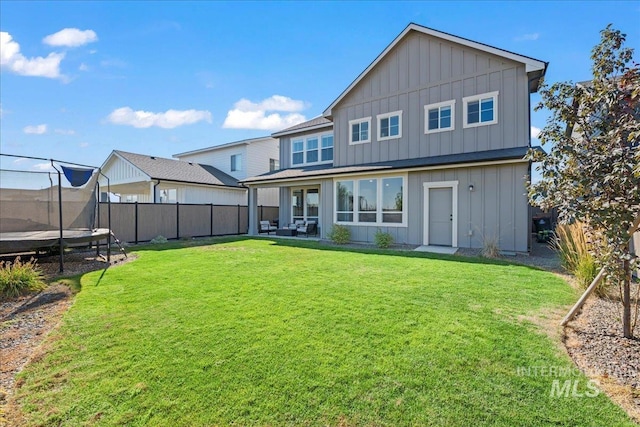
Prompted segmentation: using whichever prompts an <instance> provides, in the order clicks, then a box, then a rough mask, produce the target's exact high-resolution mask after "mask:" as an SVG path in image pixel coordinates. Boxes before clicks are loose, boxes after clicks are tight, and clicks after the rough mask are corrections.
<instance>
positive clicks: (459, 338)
mask: <svg viewBox="0 0 640 427" xmlns="http://www.w3.org/2000/svg"><path fill="white" fill-rule="evenodd" d="M184 245H186V244H184V243H183V244H180V243H175V244H168V245H162V246H159V247H158V246H156V247H153V248H148V249H141V250H138V255H139V259H138V260H136V261H135V262H133V263H130V264H126V265H123V266H120V267H117V268H113V269H109V270H107V271H106V273H104V274H102V273H101V272H94V273H91V274H87V275H85V276H83V278H82V290H81V292H80V293H79V294H78V295H77V297H76V302H75V304H74V306H73V307H72V308H71V310H70V311H69V312H68V313H67V315H66V316H65V318H64V322H63V324H62V326H61V328H60V329H59V330H58V331H57V332H55V333H54V334H53V335H52V336H50V337H49V339H48V344H47V345H48V352H47V354H46V355H44V356H43V357H41V358H39V360H37V361H35V362H34V363H32V364H31V365H30V366H29V367H28V368H27V369H26V370H25V371H24V372H23V373H22V374H21V376H20V380H19V382H20V383H21V387H20V388H19V389H18V390H17V392H16V393H17V396H16V399H17V402H18V403H19V404H20V408H21V411H22V414H23V415H24V420H23V423H24V424H25V425H69V426H76V425H109V426H111V425H159V426H200V425H229V424H235V425H358V426H360V425H390V426H400V425H437V426H443V425H446V426H469V425H495V426H514V425H518V426H541V425H554V426H559V425H567V426H569V425H571V426H589V425H591V426H602V425H616V426H624V425H633V424H632V423H631V422H630V421H629V420H628V418H627V417H626V415H625V414H624V413H623V412H622V410H621V409H619V408H618V407H616V406H615V405H613V404H612V403H611V402H610V401H609V399H608V398H606V397H605V396H604V395H602V394H600V395H598V396H596V397H593V398H586V397H583V398H577V397H552V396H551V395H550V391H551V387H552V382H553V380H554V379H556V378H555V377H550V376H546V375H522V373H521V372H520V373H519V372H518V369H519V368H520V367H556V368H570V367H571V366H572V364H571V362H570V360H569V359H568V357H567V356H566V355H564V354H563V353H562V352H561V351H560V350H559V347H558V346H557V343H554V342H552V340H551V339H550V338H549V337H548V336H546V335H544V334H543V333H541V332H540V330H539V329H538V327H537V326H535V325H534V323H532V322H530V321H525V320H522V319H524V318H525V317H526V318H532V317H536V316H540V315H541V314H542V313H545V312H548V311H549V310H554V309H557V308H559V307H563V306H566V305H567V304H570V303H572V302H573V301H574V299H575V297H576V294H575V291H574V290H572V289H571V288H570V287H568V286H567V285H566V284H565V283H564V282H562V281H561V280H560V279H558V278H556V277H555V276H553V275H551V274H549V273H546V272H542V271H539V270H535V269H531V268H527V267H523V266H514V265H509V264H506V263H502V262H497V261H487V260H467V259H461V258H456V257H439V258H436V257H433V256H429V255H425V254H413V253H412V254H410V255H409V256H404V254H402V253H397V252H385V251H354V250H346V249H339V250H333V248H328V247H327V246H326V245H321V244H318V243H315V242H304V243H297V242H296V243H290V242H289V241H286V242H284V241H282V242H279V243H274V242H273V241H271V240H269V239H257V240H233V239H227V240H221V241H219V242H217V243H216V244H212V245H208V246H191V247H183V246H184ZM560 379H561V380H562V381H564V380H565V378H560ZM567 379H568V378H567ZM571 379H572V380H578V381H581V383H580V384H581V385H580V391H583V392H584V391H586V390H587V389H586V379H585V378H584V377H582V376H574V377H571Z"/></svg>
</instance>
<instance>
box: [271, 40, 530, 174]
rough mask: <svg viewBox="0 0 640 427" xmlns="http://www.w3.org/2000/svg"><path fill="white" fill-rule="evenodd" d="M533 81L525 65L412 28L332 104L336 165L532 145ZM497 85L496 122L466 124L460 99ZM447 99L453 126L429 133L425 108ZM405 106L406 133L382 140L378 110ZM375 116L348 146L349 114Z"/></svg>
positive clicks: (389, 109) (404, 124)
mask: <svg viewBox="0 0 640 427" xmlns="http://www.w3.org/2000/svg"><path fill="white" fill-rule="evenodd" d="M528 86H529V85H528V79H527V74H526V72H525V66H524V65H523V64H519V63H517V62H514V61H510V60H508V59H505V58H501V57H498V56H494V55H491V54H488V53H486V52H482V51H479V50H476V49H473V48H469V47H464V46H461V45H457V44H455V43H451V42H448V41H446V40H441V39H438V38H435V37H431V36H428V35H425V34H421V33H417V32H410V33H409V34H408V35H407V36H406V37H405V38H404V39H403V40H402V41H400V42H399V43H398V45H397V46H395V47H394V49H392V50H391V51H390V52H389V53H388V54H387V55H386V57H385V58H384V59H383V60H382V61H381V62H380V63H379V64H377V66H376V67H375V68H374V69H372V70H371V71H370V72H369V74H368V75H367V76H366V77H365V78H364V79H363V80H362V81H360V82H359V83H358V84H357V85H356V86H355V87H354V88H353V89H352V90H351V91H350V92H349V93H348V94H347V95H346V96H345V98H344V99H342V100H341V101H340V102H339V103H338V105H336V106H335V107H334V108H333V110H332V115H333V122H334V165H335V166H345V165H357V164H363V163H370V162H380V161H386V160H400V159H408V158H418V157H431V156H439V155H446V154H453V153H464V152H474V151H485V150H492V149H499V148H509V147H518V146H528V145H529V135H530V126H529V112H528V111H529V91H528ZM494 91H498V92H499V95H498V109H497V114H498V123H497V124H494V125H487V126H478V127H473V128H467V129H463V101H462V98H463V97H467V96H472V95H479V94H483V93H488V92H494ZM449 100H455V101H456V104H455V129H454V130H452V131H445V132H439V133H432V134H425V132H424V128H425V118H424V114H425V113H424V106H425V105H429V104H433V103H437V102H443V101H449ZM399 110H401V111H402V137H401V138H399V139H391V140H386V141H380V142H378V141H377V132H378V124H377V120H376V116H377V115H378V114H383V113H388V112H393V111H399ZM369 116H370V117H371V129H370V132H371V142H370V143H364V144H356V145H349V120H353V119H359V118H364V117H369ZM283 145H284V144H283ZM282 148H284V147H282Z"/></svg>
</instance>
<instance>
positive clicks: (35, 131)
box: [22, 125, 47, 135]
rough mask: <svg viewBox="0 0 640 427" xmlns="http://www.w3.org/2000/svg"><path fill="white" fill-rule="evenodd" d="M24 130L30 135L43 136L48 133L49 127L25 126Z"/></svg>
mask: <svg viewBox="0 0 640 427" xmlns="http://www.w3.org/2000/svg"><path fill="white" fill-rule="evenodd" d="M22 130H23V131H24V133H26V134H28V135H42V134H45V133H47V125H36V126H25V127H24V129H22Z"/></svg>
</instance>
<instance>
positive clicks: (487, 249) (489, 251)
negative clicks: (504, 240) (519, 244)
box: [480, 237, 500, 258]
mask: <svg viewBox="0 0 640 427" xmlns="http://www.w3.org/2000/svg"><path fill="white" fill-rule="evenodd" d="M480 254H481V255H482V256H483V257H485V258H498V257H499V256H500V246H499V245H498V238H497V237H484V238H483V239H482V251H481V253H480Z"/></svg>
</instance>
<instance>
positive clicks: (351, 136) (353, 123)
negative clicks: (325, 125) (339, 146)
mask: <svg viewBox="0 0 640 427" xmlns="http://www.w3.org/2000/svg"><path fill="white" fill-rule="evenodd" d="M364 122H367V123H368V124H369V138H368V139H366V140H360V141H353V132H352V130H351V128H352V127H353V125H355V124H360V123H364ZM369 142H371V116H369V117H363V118H361V119H353V120H349V145H357V144H366V143H369ZM333 143H334V145H335V140H334V141H333Z"/></svg>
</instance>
